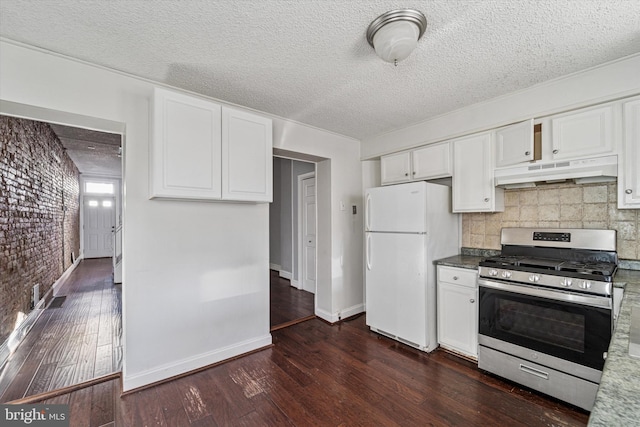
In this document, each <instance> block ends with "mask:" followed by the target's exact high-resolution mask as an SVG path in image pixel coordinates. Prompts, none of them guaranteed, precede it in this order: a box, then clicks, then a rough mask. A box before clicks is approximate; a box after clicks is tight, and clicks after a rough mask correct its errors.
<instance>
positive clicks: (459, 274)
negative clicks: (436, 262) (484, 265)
mask: <svg viewBox="0 0 640 427" xmlns="http://www.w3.org/2000/svg"><path fill="white" fill-rule="evenodd" d="M438 281H440V282H448V283H455V284H457V285H462V286H469V287H474V288H475V287H476V286H477V282H478V271H477V270H470V269H468V268H456V267H443V266H438Z"/></svg>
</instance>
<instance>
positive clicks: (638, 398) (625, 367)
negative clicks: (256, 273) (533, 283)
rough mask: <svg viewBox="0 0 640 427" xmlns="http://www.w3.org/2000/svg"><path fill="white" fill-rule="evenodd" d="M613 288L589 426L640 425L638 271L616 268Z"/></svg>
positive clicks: (452, 261) (462, 263)
mask: <svg viewBox="0 0 640 427" xmlns="http://www.w3.org/2000/svg"><path fill="white" fill-rule="evenodd" d="M482 258H484V256H475V255H464V254H462V255H454V256H451V257H448V258H443V259H439V260H436V261H434V264H436V265H446V266H449V267H458V268H468V269H477V268H478V263H479V262H480V260H481V259H482ZM632 267H633V266H632ZM614 286H615V287H617V288H620V287H622V288H624V297H623V299H622V306H621V308H620V315H619V318H618V320H617V323H616V328H615V330H614V332H613V337H612V339H611V344H610V345H609V352H608V354H607V360H606V362H605V365H604V369H603V371H602V379H601V380H600V386H599V388H598V394H597V396H596V403H595V405H594V407H593V410H592V411H591V415H590V417H589V426H603V427H604V426H606V427H610V426H631V425H640V359H636V358H633V357H631V356H629V326H630V318H631V307H632V306H638V307H640V271H638V270H625V269H618V272H617V273H616V276H615V278H614Z"/></svg>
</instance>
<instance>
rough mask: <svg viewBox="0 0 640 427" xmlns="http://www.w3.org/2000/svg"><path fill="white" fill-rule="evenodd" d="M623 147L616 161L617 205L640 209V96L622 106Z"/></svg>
mask: <svg viewBox="0 0 640 427" xmlns="http://www.w3.org/2000/svg"><path fill="white" fill-rule="evenodd" d="M622 108H623V111H622V114H623V116H622V120H623V148H622V156H621V159H620V161H619V163H618V167H619V173H618V207H619V208H622V209H625V208H626V209H628V208H635V209H640V97H638V98H635V99H632V100H630V101H628V102H625V103H624V104H623V106H622Z"/></svg>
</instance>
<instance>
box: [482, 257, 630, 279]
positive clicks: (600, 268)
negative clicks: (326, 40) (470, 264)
mask: <svg viewBox="0 0 640 427" xmlns="http://www.w3.org/2000/svg"><path fill="white" fill-rule="evenodd" d="M480 265H481V266H484V267H496V268H502V269H510V270H516V271H531V272H540V273H545V274H558V275H561V276H565V277H578V278H588V279H593V280H604V281H611V280H612V278H613V275H614V274H615V271H616V267H617V265H616V263H614V262H582V261H576V260H565V259H551V258H535V257H531V256H527V255H521V256H513V255H512V256H509V255H504V256H503V255H498V256H495V257H489V258H485V259H484V260H482V261H481V262H480Z"/></svg>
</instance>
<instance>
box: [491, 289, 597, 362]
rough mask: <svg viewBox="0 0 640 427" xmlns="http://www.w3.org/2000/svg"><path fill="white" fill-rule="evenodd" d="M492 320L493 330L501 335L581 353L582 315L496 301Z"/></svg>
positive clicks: (582, 349) (582, 343)
mask: <svg viewBox="0 0 640 427" xmlns="http://www.w3.org/2000/svg"><path fill="white" fill-rule="evenodd" d="M496 316H497V322H496V328H497V329H498V330H499V331H501V332H507V333H510V334H513V335H518V336H520V337H526V338H528V339H532V340H536V341H539V342H541V343H544V344H548V345H552V346H556V347H562V348H566V349H569V350H573V351H578V352H580V353H583V352H584V326H585V318H584V315H583V314H580V313H568V312H566V311H562V310H558V309H556V308H548V307H539V306H536V305H531V304H530V303H522V302H518V301H511V300H507V299H498V300H497V313H496Z"/></svg>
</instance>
